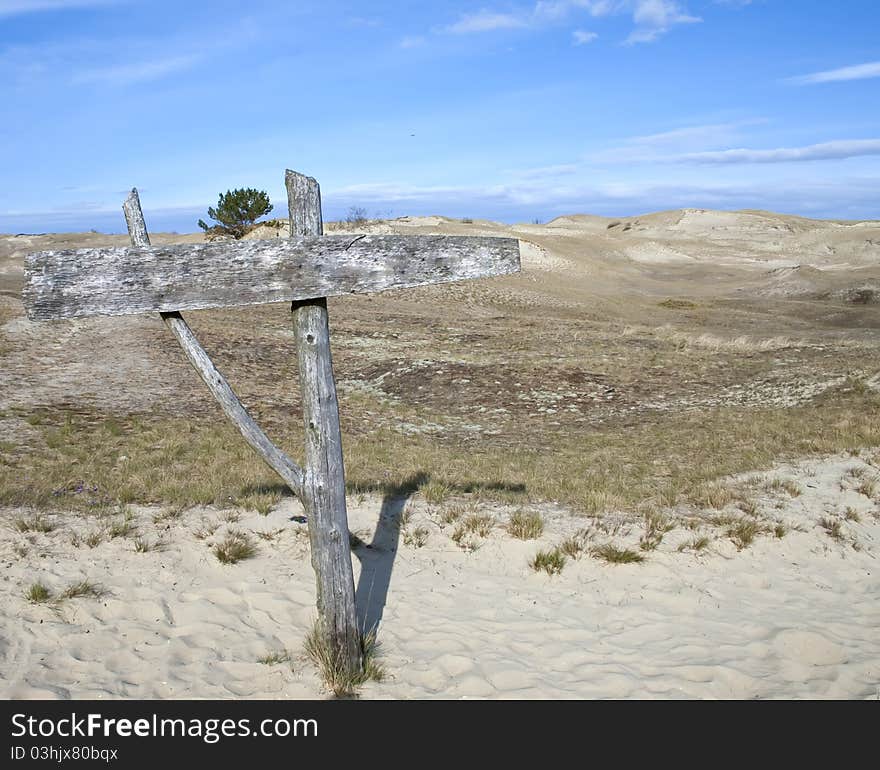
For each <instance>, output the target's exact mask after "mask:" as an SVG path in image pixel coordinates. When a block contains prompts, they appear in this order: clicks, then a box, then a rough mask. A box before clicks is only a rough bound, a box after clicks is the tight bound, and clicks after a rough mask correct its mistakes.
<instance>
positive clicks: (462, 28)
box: [446, 11, 527, 35]
mask: <svg viewBox="0 0 880 770" xmlns="http://www.w3.org/2000/svg"><path fill="white" fill-rule="evenodd" d="M525 26H527V22H526V21H525V20H524V19H523V18H522V17H520V16H515V15H514V14H511V13H492V12H490V11H479V12H478V13H470V14H465V15H464V16H462V17H461V18H460V19H459V20H458V21H457V22H455V24H451V25H449V26H448V27H446V31H447V32H451V33H452V34H454V35H468V34H471V33H473V32H492V31H494V30H498V29H518V28H521V27H525Z"/></svg>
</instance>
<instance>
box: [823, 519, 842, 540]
mask: <svg viewBox="0 0 880 770" xmlns="http://www.w3.org/2000/svg"><path fill="white" fill-rule="evenodd" d="M819 526H820V527H822V529H824V530H825V532H826V534H827V535H828V537H830V538H832V539H833V540H842V539H843V524H842V523H841V521H840V520H839V519H832V518H830V517H828V516H823V517H822V518H821V519H819Z"/></svg>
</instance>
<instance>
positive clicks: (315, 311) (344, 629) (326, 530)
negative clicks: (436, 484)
mask: <svg viewBox="0 0 880 770" xmlns="http://www.w3.org/2000/svg"><path fill="white" fill-rule="evenodd" d="M285 183H286V185H287V196H288V200H289V201H290V202H291V204H290V232H291V233H292V234H293V233H297V234H301V235H304V236H320V235H321V234H322V232H323V225H322V222H321V210H320V205H321V204H320V201H321V192H320V188H319V186H318V183H317V182H316V181H315V180H314V179H312V178H310V177H306V176H303V175H302V174H297V173H296V172H295V171H290V170H288V171H287V173H286V174H285ZM293 314H294V330H295V336H296V352H297V360H298V363H299V383H300V391H301V398H302V403H303V422H304V424H305V432H306V440H305V473H304V475H303V495H302V498H301V499H302V501H303V506H304V507H305V510H306V516H307V518H308V522H309V537H310V539H311V550H312V567H313V568H314V570H315V578H316V582H317V595H318V617H319V619H320V627H321V628H320V631H321V633H323V634H324V636H325V643H326V644H327V645H328V646H329V648H330V650H331V651H332V654H333V657H334V659H335V660H337V661H339V662H340V663H341V664H343V665H344V666H345V667H346V668H347V669H348V670H349V671H351V672H360V671H361V670H362V669H363V649H362V645H361V634H360V632H359V629H358V626H357V613H356V610H355V603H354V596H355V592H354V573H353V572H352V567H351V548H350V546H349V535H348V512H347V510H346V504H345V466H344V461H343V455H342V431H341V429H340V426H339V403H338V401H337V399H336V381H335V380H334V377H333V360H332V358H331V355H330V327H329V320H328V315H327V300H326V299H325V298H323V297H322V298H320V299H310V300H305V301H300V302H294V304H293Z"/></svg>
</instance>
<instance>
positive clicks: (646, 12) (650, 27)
mask: <svg viewBox="0 0 880 770" xmlns="http://www.w3.org/2000/svg"><path fill="white" fill-rule="evenodd" d="M632 13H633V21H634V22H635V24H636V28H635V29H634V30H633V31H632V33H630V36H629V37H628V38H627V39H626V42H627V43H629V44H634V43H650V42H652V41H654V40H656V39H657V38H658V37H660V36H661V35H665V34H666V33H667V32H668V31H669V30H670V29H671V28H672V27H674V26H677V25H679V24H699V23H700V22H701V21H702V19H701V18H699V17H698V16H691V15H690V14H689V13H687V12H686V11H685V10H684V9H683V8H682V6H681V4H680V3H677V2H673V0H636V2H635V3H633V9H632Z"/></svg>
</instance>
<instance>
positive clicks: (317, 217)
mask: <svg viewBox="0 0 880 770" xmlns="http://www.w3.org/2000/svg"><path fill="white" fill-rule="evenodd" d="M284 185H285V187H287V208H288V210H289V212H290V215H289V221H290V237H291V238H301V237H302V236H305V235H323V234H324V221H323V219H322V215H321V186H320V185H319V184H318V181H317V180H316V179H314V178H313V177H310V176H305V174H300V173H297V172H296V171H291V170H290V169H287V170H286V171H285V172H284Z"/></svg>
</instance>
